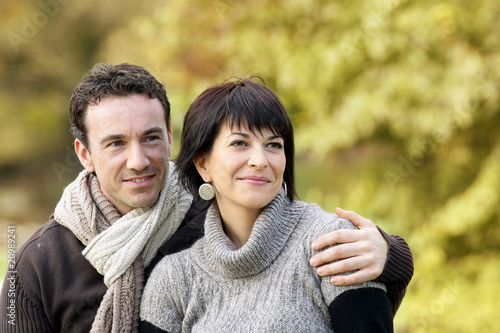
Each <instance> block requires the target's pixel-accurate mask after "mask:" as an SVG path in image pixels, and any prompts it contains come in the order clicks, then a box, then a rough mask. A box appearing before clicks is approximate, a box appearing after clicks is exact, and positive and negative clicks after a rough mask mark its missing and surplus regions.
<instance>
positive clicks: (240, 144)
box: [231, 140, 246, 147]
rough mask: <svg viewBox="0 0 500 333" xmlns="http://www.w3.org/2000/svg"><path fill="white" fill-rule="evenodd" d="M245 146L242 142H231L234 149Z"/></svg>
mask: <svg viewBox="0 0 500 333" xmlns="http://www.w3.org/2000/svg"><path fill="white" fill-rule="evenodd" d="M245 145H246V142H245V141H242V140H238V141H233V142H231V146H234V147H244V146H245Z"/></svg>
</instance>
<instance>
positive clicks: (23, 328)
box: [0, 64, 413, 332]
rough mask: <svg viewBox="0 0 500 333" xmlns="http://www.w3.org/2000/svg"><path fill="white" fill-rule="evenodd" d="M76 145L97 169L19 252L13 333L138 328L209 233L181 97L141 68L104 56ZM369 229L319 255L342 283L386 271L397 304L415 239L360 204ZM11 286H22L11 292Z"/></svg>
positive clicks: (7, 318)
mask: <svg viewBox="0 0 500 333" xmlns="http://www.w3.org/2000/svg"><path fill="white" fill-rule="evenodd" d="M70 117H71V129H72V133H73V135H74V136H75V151H76V153H77V155H78V158H79V159H80V162H81V163H82V165H83V166H84V168H85V170H84V171H82V172H81V173H80V175H79V176H78V177H77V179H76V180H75V181H73V182H72V183H71V184H70V185H69V186H68V187H67V188H66V189H65V191H64V193H63V195H62V198H61V200H60V202H59V203H58V205H57V206H56V209H55V211H54V215H53V216H51V218H50V220H49V221H48V222H47V223H46V224H45V225H44V226H42V227H41V228H40V229H39V230H38V231H37V232H36V233H35V234H34V235H33V236H32V237H31V238H30V239H29V240H27V241H26V242H25V243H24V244H23V245H22V246H21V248H20V249H19V250H18V251H17V254H16V260H17V261H16V267H15V269H14V270H12V271H13V273H12V274H8V275H7V276H6V279H5V281H4V287H3V288H2V295H1V297H0V313H1V317H0V330H1V331H2V332H88V331H92V332H118V331H136V330H137V327H138V318H139V317H138V312H139V303H140V299H141V295H142V289H143V286H144V284H145V281H146V280H147V278H148V276H149V274H150V272H151V270H152V269H153V267H154V266H155V265H156V263H157V262H158V261H159V260H161V258H163V257H164V256H165V255H168V254H170V253H174V252H177V251H180V250H182V249H184V248H187V247H189V246H191V245H192V244H193V243H194V241H196V240H197V239H199V238H200V237H201V236H202V235H203V221H204V217H205V213H206V210H207V208H208V207H207V203H203V202H192V198H191V196H190V195H188V194H187V191H186V190H185V189H183V188H182V187H181V186H178V185H177V182H176V176H175V173H173V165H172V164H171V163H169V162H168V158H169V157H170V154H171V148H172V131H171V129H170V105H169V102H168V99H167V96H166V92H165V90H164V87H163V85H162V84H160V83H159V82H158V81H157V80H156V79H155V78H154V77H153V76H151V74H150V73H148V72H147V71H146V70H144V69H143V68H141V67H138V66H134V65H129V64H121V65H116V66H109V65H97V66H95V67H94V69H93V70H92V71H91V73H90V75H89V76H88V77H86V78H84V79H83V80H82V81H81V82H80V83H79V84H78V85H77V87H76V88H75V91H74V92H73V96H72V98H71V102H70ZM337 213H338V214H339V215H341V216H343V217H347V218H349V219H351V221H352V222H353V223H355V224H356V225H357V226H358V227H359V228H360V229H359V230H356V231H354V230H351V232H348V230H343V231H337V232H335V233H331V234H327V235H324V236H322V237H320V239H318V240H317V241H316V242H315V243H314V245H312V246H314V247H315V248H317V249H320V248H323V247H325V246H327V245H330V244H334V243H345V244H341V245H339V246H336V247H333V248H330V249H328V250H326V251H323V252H322V253H319V254H317V255H316V256H315V257H313V258H311V264H312V265H314V266H321V265H322V264H324V263H326V262H330V261H333V260H336V259H343V260H341V261H338V262H335V263H332V264H330V265H326V266H321V267H319V269H318V273H319V274H321V275H330V274H337V273H340V272H346V271H350V270H356V269H358V271H357V272H356V273H353V274H351V275H350V276H343V275H342V276H335V277H333V279H334V280H332V282H333V283H338V284H352V283H359V282H363V281H367V280H370V279H375V278H377V280H378V281H380V282H383V283H385V284H386V286H387V289H388V294H389V297H390V299H391V303H392V306H393V312H394V313H395V311H396V310H397V308H398V306H399V304H400V302H401V300H402V298H403V296H404V292H405V290H406V286H407V285H408V283H409V281H410V279H411V277H412V275H413V261H412V256H411V252H410V250H409V248H408V246H407V244H406V242H405V241H404V240H403V239H402V238H400V237H398V236H388V235H387V234H385V233H383V232H382V231H381V230H380V232H379V230H378V229H377V228H376V227H375V226H374V225H373V223H371V221H369V220H366V219H363V218H362V217H360V216H358V215H356V214H355V213H353V212H343V211H341V210H338V211H337ZM9 290H12V291H11V292H9Z"/></svg>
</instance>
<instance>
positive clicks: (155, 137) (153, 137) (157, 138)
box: [146, 135, 160, 142]
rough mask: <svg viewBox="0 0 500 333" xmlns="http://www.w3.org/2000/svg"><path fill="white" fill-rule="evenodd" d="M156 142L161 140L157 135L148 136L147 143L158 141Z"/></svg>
mask: <svg viewBox="0 0 500 333" xmlns="http://www.w3.org/2000/svg"><path fill="white" fill-rule="evenodd" d="M156 140H160V138H159V137H158V136H156V135H152V136H148V137H147V138H146V141H148V142H152V141H156Z"/></svg>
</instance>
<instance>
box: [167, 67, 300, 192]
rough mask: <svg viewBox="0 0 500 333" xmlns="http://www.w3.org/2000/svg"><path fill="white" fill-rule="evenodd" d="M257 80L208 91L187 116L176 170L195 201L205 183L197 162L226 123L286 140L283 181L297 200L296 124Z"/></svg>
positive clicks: (230, 82) (275, 97) (274, 97)
mask: <svg viewBox="0 0 500 333" xmlns="http://www.w3.org/2000/svg"><path fill="white" fill-rule="evenodd" d="M253 78H259V79H260V77H258V76H252V77H250V78H248V79H235V80H231V81H226V82H225V83H222V84H220V85H217V86H213V87H210V88H208V89H207V90H205V91H204V92H202V93H201V95H200V96H198V97H197V98H196V99H195V100H194V102H193V103H192V104H191V106H190V107H189V110H188V112H187V113H186V116H185V117H184V127H183V130H182V138H181V148H180V153H179V156H178V157H177V159H176V164H177V167H176V169H177V172H178V174H179V179H180V181H181V182H182V184H183V185H184V186H186V188H187V189H188V190H189V191H190V192H191V193H192V194H193V196H194V197H195V198H199V194H198V188H199V187H200V185H201V184H203V183H204V181H203V179H202V178H201V176H200V175H199V174H198V171H197V170H196V166H195V165H194V163H193V159H194V158H196V157H197V156H200V155H204V154H208V153H209V152H210V151H211V150H212V147H213V144H214V141H215V138H216V137H217V134H218V133H219V130H220V129H221V127H222V126H224V125H225V124H228V125H229V126H230V127H233V126H235V127H237V128H240V127H241V126H248V129H249V130H250V131H252V132H254V133H255V131H260V132H261V131H262V130H264V129H269V130H270V131H271V132H272V133H273V134H274V135H278V136H280V137H282V138H283V140H284V151H285V158H286V166H285V171H284V174H283V181H284V182H285V183H286V187H287V195H288V198H289V199H290V200H293V199H294V197H295V196H296V192H295V178H294V151H295V148H294V141H293V127H292V123H291V121H290V118H289V117H288V114H287V112H286V110H285V107H284V106H283V104H282V103H281V101H280V100H279V98H278V96H276V94H274V93H273V92H272V91H271V89H269V88H268V87H266V86H265V85H264V84H260V83H257V82H254V81H252V79H253ZM261 81H262V79H261ZM262 82H263V81H262Z"/></svg>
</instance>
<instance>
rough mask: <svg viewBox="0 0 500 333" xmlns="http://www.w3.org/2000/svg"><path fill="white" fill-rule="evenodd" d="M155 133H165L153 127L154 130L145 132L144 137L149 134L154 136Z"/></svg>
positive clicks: (159, 128)
mask: <svg viewBox="0 0 500 333" xmlns="http://www.w3.org/2000/svg"><path fill="white" fill-rule="evenodd" d="M153 133H163V130H162V129H161V127H153V128H150V129H148V130H146V131H144V133H143V134H142V135H148V134H153Z"/></svg>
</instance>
